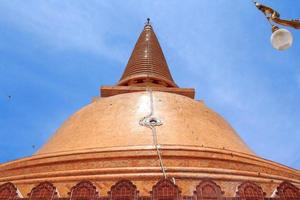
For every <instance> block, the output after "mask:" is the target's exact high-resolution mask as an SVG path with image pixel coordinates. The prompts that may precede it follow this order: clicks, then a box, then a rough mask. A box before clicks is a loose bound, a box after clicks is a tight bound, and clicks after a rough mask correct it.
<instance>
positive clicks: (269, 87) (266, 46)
mask: <svg viewBox="0 0 300 200" xmlns="http://www.w3.org/2000/svg"><path fill="white" fill-rule="evenodd" d="M261 3H265V4H268V5H270V6H272V7H274V8H276V9H277V10H278V11H279V12H280V13H281V16H282V17H284V18H297V17H298V18H300V12H299V10H300V1H295V0H285V1H284V3H283V1H280V0H263V1H261ZM147 17H150V18H151V21H152V23H153V26H154V29H155V32H156V34H157V36H158V38H159V40H160V43H161V46H162V48H163V50H164V53H165V56H166V58H167V61H168V64H169V67H170V69H171V71H172V74H173V78H174V79H175V81H176V82H177V84H178V85H179V86H181V87H194V88H196V92H197V93H196V94H197V95H196V98H197V99H202V100H204V101H205V103H206V104H207V105H208V106H209V107H210V108H212V109H214V110H215V111H217V112H218V113H220V114H221V115H223V116H224V117H225V118H226V119H227V120H228V121H229V122H230V123H231V125H232V126H233V127H234V128H235V130H236V131H237V132H238V133H239V134H240V135H241V137H242V138H243V139H244V140H245V141H246V143H247V144H248V145H249V146H250V147H251V149H253V150H254V151H255V152H256V153H257V154H258V155H259V156H262V157H264V158H266V159H270V160H273V161H276V162H279V163H282V164H285V165H287V166H290V167H293V168H296V169H300V154H299V152H300V145H299V144H300V56H299V52H300V31H296V30H292V29H290V30H291V31H292V33H293V36H294V45H293V46H292V47H291V48H290V49H289V50H287V51H284V52H279V51H276V50H274V49H273V48H272V47H271V45H270V42H269V40H270V34H271V32H270V26H269V24H268V23H267V22H266V21H265V19H264V17H263V15H262V14H261V13H260V12H259V11H258V10H256V8H255V7H254V5H253V3H252V2H251V1H250V0H243V1H241V0H231V1H225V0H214V1H212V0H201V1H196V0H195V1H191V0H186V1H175V0H172V1H171V0H164V1H153V0H151V1H150V0H149V1H148V0H143V1H140V0H135V1H121V0H119V1H117V0H115V1H111V0H107V1H98V0H89V1H86V0H64V1H61V0H47V1H46V0H40V1H37V0H36V1H31V0H28V1H22V0H18V1H17V0H6V1H5V0H3V1H1V2H0V135H1V140H0V148H1V151H0V162H7V161H10V160H14V159H17V158H21V157H25V156H29V155H31V154H32V153H34V152H35V151H36V150H37V149H38V148H39V147H41V146H42V145H43V144H44V143H45V142H46V141H47V139H48V138H49V137H50V136H51V134H53V133H54V132H55V130H56V129H57V128H58V127H59V126H60V125H61V124H62V123H63V122H64V120H66V119H67V118H68V116H70V115H71V114H72V113H74V112H75V111H76V110H78V109H79V108H81V107H82V106H84V105H86V104H88V103H89V102H90V101H91V99H92V97H93V96H98V95H99V88H100V86H101V85H113V84H115V83H116V82H117V81H118V80H119V78H120V76H121V74H122V72H123V69H124V67H125V65H126V63H127V60H128V58H129V56H130V53H131V51H132V48H133V46H134V44H135V42H136V40H137V38H138V36H139V34H140V32H141V30H142V28H143V25H144V22H145V21H146V18H147ZM8 96H11V98H8Z"/></svg>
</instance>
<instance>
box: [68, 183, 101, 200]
mask: <svg viewBox="0 0 300 200" xmlns="http://www.w3.org/2000/svg"><path fill="white" fill-rule="evenodd" d="M69 195H70V200H82V199H88V200H96V199H98V197H99V194H98V192H97V189H96V186H94V185H93V183H92V182H90V181H81V182H79V183H77V184H76V185H75V186H73V187H72V188H71V192H70V193H69Z"/></svg>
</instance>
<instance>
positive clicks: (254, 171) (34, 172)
mask: <svg viewBox="0 0 300 200" xmlns="http://www.w3.org/2000/svg"><path fill="white" fill-rule="evenodd" d="M161 152H162V157H163V162H164V165H165V167H166V172H167V176H168V178H175V180H176V184H177V185H178V187H179V188H180V190H181V191H182V195H190V196H191V195H192V191H193V189H195V187H196V185H197V184H198V183H199V181H200V180H202V179H207V178H210V179H212V180H214V181H216V182H217V183H218V184H219V185H220V186H221V188H222V190H223V191H224V192H225V194H224V195H225V196H234V195H235V192H236V187H237V186H238V185H240V184H241V183H242V182H244V181H253V182H255V183H257V184H259V185H260V186H261V187H262V189H263V190H264V191H265V192H266V193H267V196H271V195H272V193H273V192H274V190H275V189H276V187H277V186H278V185H279V183H280V182H282V181H286V180H288V181H290V182H292V183H293V184H295V185H297V186H300V173H299V172H298V171H297V170H294V169H291V168H288V167H285V166H283V165H280V164H277V163H274V162H271V161H268V160H264V159H261V158H259V157H256V156H253V155H248V154H243V153H237V152H233V151H229V150H221V149H213V148H204V147H203V148H201V147H187V146H162V147H161ZM0 175H1V178H0V182H1V183H4V182H8V181H10V182H13V183H14V184H16V185H17V187H18V188H19V190H20V191H21V193H22V194H27V193H29V192H30V190H31V189H32V188H33V187H34V186H36V185H37V184H38V183H41V182H43V181H49V182H51V183H53V184H54V185H55V186H56V187H57V189H58V191H59V193H60V195H61V196H63V197H66V196H67V193H68V192H69V191H70V188H71V186H74V185H75V184H76V183H78V182H80V181H81V180H90V181H92V182H94V183H95V184H96V185H97V186H98V188H101V193H102V194H103V192H104V193H105V192H106V191H109V190H110V187H111V186H112V185H113V184H114V183H115V182H117V181H118V180H120V179H128V180H131V181H132V182H133V183H134V184H135V185H136V186H137V188H138V189H139V191H140V195H149V191H151V189H152V186H153V185H154V184H155V183H156V182H157V181H158V180H159V179H161V178H162V177H163V174H162V170H161V168H160V165H159V161H158V158H157V155H156V151H155V149H154V148H153V147H152V146H147V147H143V148H141V147H131V148H128V147H126V148H110V149H106V150H105V149H102V150H98V151H95V150H94V151H81V152H76V153H74V152H73V153H70V154H65V153H64V154H52V155H50V154H49V155H36V156H32V157H28V158H24V159H21V160H17V161H13V162H9V163H6V164H3V165H1V166H0Z"/></svg>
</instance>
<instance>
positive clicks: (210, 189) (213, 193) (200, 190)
mask: <svg viewBox="0 0 300 200" xmlns="http://www.w3.org/2000/svg"><path fill="white" fill-rule="evenodd" d="M194 194H195V196H196V197H197V200H220V199H222V195H223V192H222V190H221V187H220V186H218V185H217V184H216V183H215V182H213V181H212V180H209V179H206V180H203V181H201V182H200V183H199V185H197V187H196V191H195V192H194Z"/></svg>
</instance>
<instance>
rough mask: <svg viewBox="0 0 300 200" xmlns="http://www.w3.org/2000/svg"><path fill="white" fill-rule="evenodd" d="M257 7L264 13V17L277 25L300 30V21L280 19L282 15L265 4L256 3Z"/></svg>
mask: <svg viewBox="0 0 300 200" xmlns="http://www.w3.org/2000/svg"><path fill="white" fill-rule="evenodd" d="M255 6H256V7H257V8H258V9H259V10H260V11H262V12H263V13H264V15H265V16H266V17H267V18H268V20H272V21H273V22H275V23H276V24H280V25H283V26H289V27H293V28H295V29H300V20H297V19H292V20H284V19H281V18H280V14H279V13H278V12H277V11H275V10H274V9H273V8H270V7H268V6H265V5H263V4H260V3H257V2H255Z"/></svg>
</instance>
